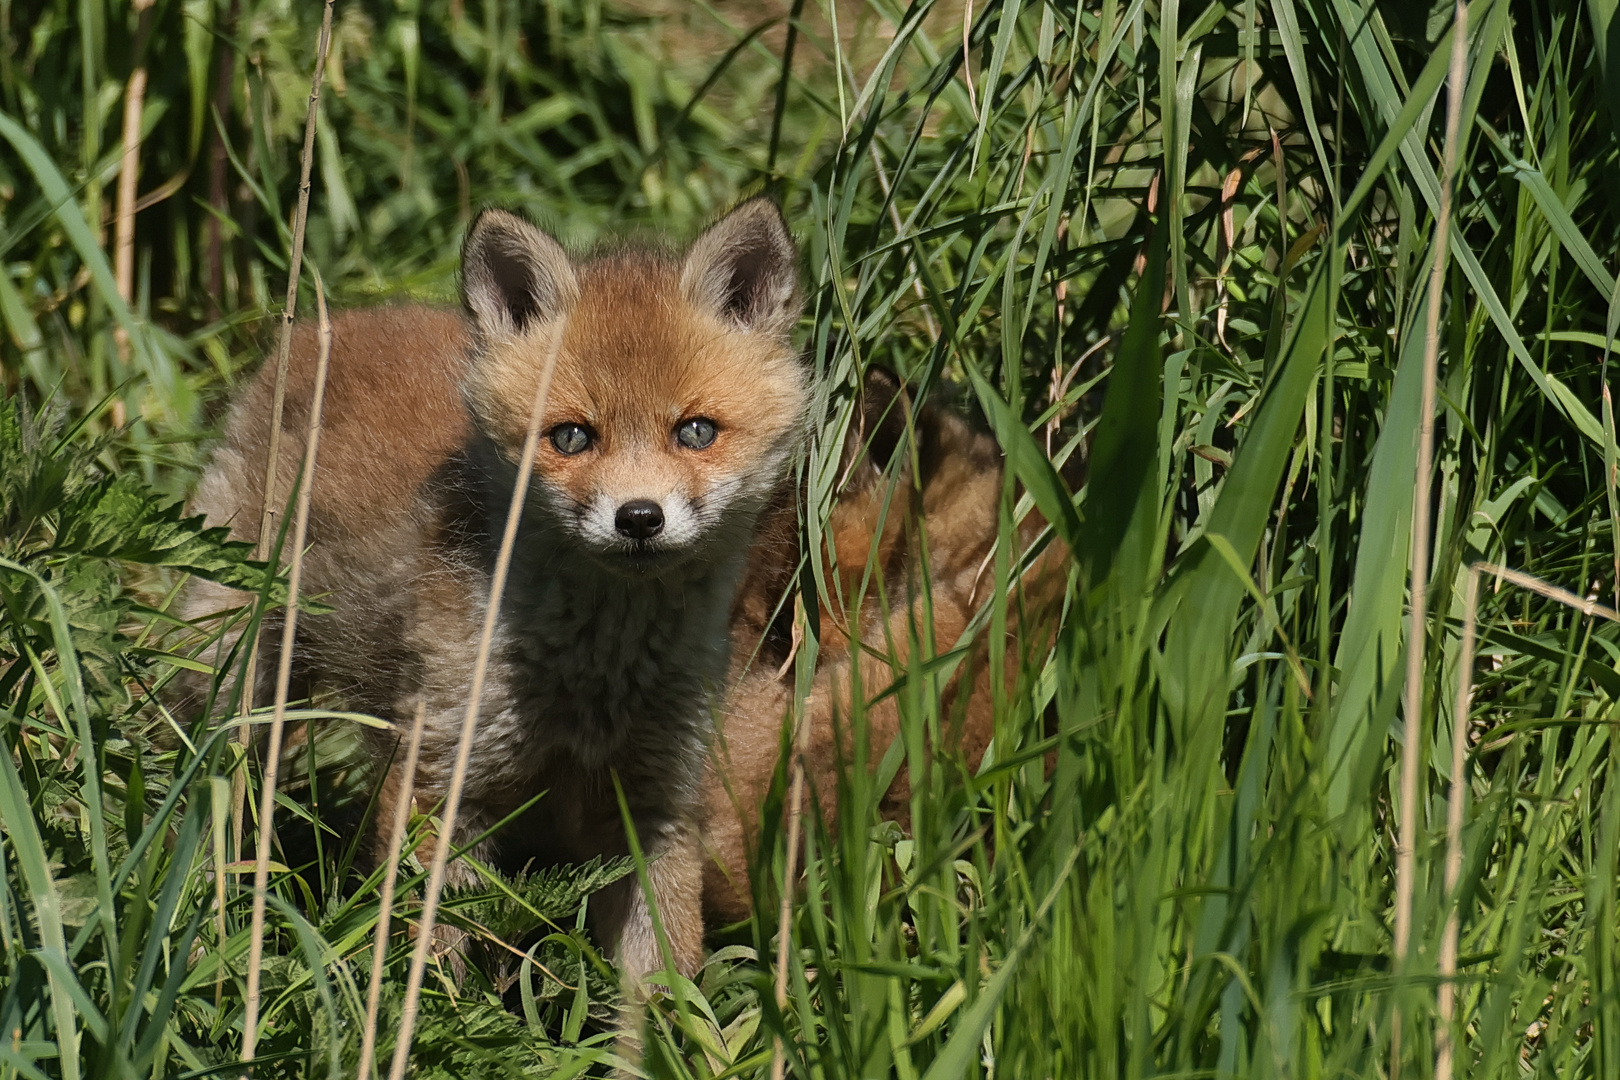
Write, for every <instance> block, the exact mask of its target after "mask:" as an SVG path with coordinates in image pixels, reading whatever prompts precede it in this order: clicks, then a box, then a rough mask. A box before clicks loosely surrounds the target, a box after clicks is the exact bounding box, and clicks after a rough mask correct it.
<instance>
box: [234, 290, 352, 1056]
mask: <svg viewBox="0 0 1620 1080" xmlns="http://www.w3.org/2000/svg"><path fill="white" fill-rule="evenodd" d="M315 309H316V312H317V314H318V318H319V320H320V322H319V334H320V353H319V355H318V358H317V360H316V362H315V396H314V398H313V400H312V401H311V402H310V406H309V433H308V436H307V439H306V441H305V443H304V467H303V470H302V472H301V473H300V476H301V477H302V479H301V481H300V482H299V485H298V505H297V509H296V510H295V511H294V512H293V543H292V557H291V560H290V565H289V567H288V571H287V615H286V618H285V619H284V620H283V621H282V624H281V656H280V659H279V663H278V664H277V665H276V704H275V711H274V712H273V713H271V716H270V745H269V746H268V747H267V748H266V750H265V762H264V777H263V779H262V780H261V781H260V783H259V838H258V840H259V842H258V853H257V855H256V857H255V859H254V862H253V923H252V931H251V932H250V934H249V936H248V969H247V1003H246V1006H245V1009H244V1013H243V1018H242V1060H243V1061H252V1060H253V1053H254V1050H255V1049H256V1048H257V1043H258V1039H259V972H260V969H261V967H262V966H263V962H264V906H265V900H266V897H267V893H268V887H269V882H270V836H271V832H272V830H271V828H270V818H271V815H272V814H274V813H275V807H276V774H277V771H278V770H279V769H280V767H281V737H282V732H283V729H284V727H285V726H286V719H287V687H288V684H289V683H290V682H291V680H292V655H293V641H294V640H295V635H296V634H297V632H298V587H299V585H300V583H301V580H302V578H303V572H304V538H305V536H306V535H307V534H308V532H309V503H310V492H311V490H312V489H313V488H314V487H315V455H316V452H317V451H318V450H319V449H320V443H321V406H322V405H323V404H324V401H325V398H326V368H327V362H328V361H329V360H330V359H331V356H332V322H331V320H330V319H328V318H327V315H326V290H325V289H324V288H322V286H321V275H320V272H319V271H316V273H315Z"/></svg>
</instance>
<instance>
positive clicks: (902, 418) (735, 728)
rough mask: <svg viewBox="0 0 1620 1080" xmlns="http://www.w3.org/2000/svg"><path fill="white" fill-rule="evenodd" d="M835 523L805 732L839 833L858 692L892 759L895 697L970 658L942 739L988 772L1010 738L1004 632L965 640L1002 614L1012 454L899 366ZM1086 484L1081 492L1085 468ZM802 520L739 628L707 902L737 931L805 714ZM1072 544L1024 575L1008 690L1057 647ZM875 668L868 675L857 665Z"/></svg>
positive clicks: (891, 795) (1023, 542) (952, 683)
mask: <svg viewBox="0 0 1620 1080" xmlns="http://www.w3.org/2000/svg"><path fill="white" fill-rule="evenodd" d="M854 419H855V422H854V423H853V424H852V425H851V428H850V431H849V434H848V436H847V437H846V439H845V443H844V447H843V455H842V460H841V462H840V465H839V477H840V478H841V481H842V482H841V484H840V487H839V489H838V490H837V491H836V492H835V495H834V499H833V504H832V507H831V511H830V515H829V518H828V520H827V523H826V527H825V529H824V536H825V545H824V549H823V551H822V552H821V556H820V557H821V560H822V564H823V567H824V572H823V574H822V580H824V581H826V582H827V587H828V595H827V596H825V597H822V598H820V599H819V605H818V606H819V607H820V608H821V618H820V648H819V651H818V653H817V657H816V669H815V673H814V677H813V679H812V681H811V684H810V693H809V696H808V698H807V699H806V700H805V702H804V703H803V707H802V713H801V715H802V719H801V720H800V723H803V724H807V725H808V726H809V731H808V732H807V737H806V738H805V740H804V743H803V745H804V747H805V754H804V764H805V775H806V778H807V779H808V781H809V783H810V786H811V790H812V791H813V792H814V793H815V797H816V803H817V805H819V806H820V807H821V808H822V811H823V813H824V816H825V819H826V820H827V822H828V824H829V825H830V824H831V823H832V820H833V818H834V816H835V814H836V812H837V810H838V802H837V795H838V791H839V779H840V774H841V773H842V771H843V770H844V769H846V768H847V767H848V765H849V764H850V762H851V761H852V760H853V759H854V753H853V749H854V748H853V747H852V745H851V744H850V735H851V730H850V729H851V712H852V704H853V697H854V692H855V689H856V687H857V686H859V688H860V690H861V693H862V696H863V697H864V698H865V699H866V703H867V704H866V708H865V710H864V712H865V721H866V736H867V743H868V747H867V755H866V756H867V760H868V761H869V762H870V763H871V764H872V765H874V766H875V765H876V763H877V762H878V761H880V760H881V759H882V758H883V755H884V754H885V752H886V751H887V750H888V748H889V746H890V745H891V744H892V743H893V742H894V741H895V739H897V738H898V737H899V735H900V724H901V716H900V710H899V705H898V701H897V698H896V695H895V694H893V693H892V692H890V691H891V688H892V686H893V684H894V683H895V682H896V680H897V679H900V678H902V677H904V676H906V675H907V674H908V671H909V670H910V669H911V668H912V667H913V664H912V663H911V662H910V661H908V654H909V653H910V652H911V650H912V649H913V648H919V649H921V650H922V654H923V655H922V657H920V658H919V659H926V658H928V657H931V656H944V655H945V654H947V653H950V652H952V651H953V650H956V649H961V650H962V651H963V653H964V655H963V656H962V659H961V661H960V663H959V664H958V666H957V667H956V669H955V670H954V672H953V673H952V674H951V675H950V676H949V678H947V679H946V680H945V682H944V684H943V685H942V686H940V687H939V692H940V697H941V701H940V705H941V716H942V723H943V730H942V731H941V733H940V739H941V741H942V742H944V743H947V744H949V745H951V746H953V747H954V748H955V752H957V753H960V754H961V756H962V759H963V760H964V762H965V763H966V764H967V765H968V767H970V768H976V767H977V766H978V764H979V762H980V761H981V759H982V758H983V756H984V753H985V751H986V750H987V749H988V747H989V745H990V740H991V736H992V735H993V734H994V731H995V697H994V695H993V694H992V688H993V686H992V684H993V680H992V677H991V676H992V670H991V666H990V661H991V657H992V654H993V650H992V649H991V635H990V634H989V633H988V631H987V630H986V631H983V632H980V633H978V634H977V635H976V636H974V637H973V638H972V639H971V640H969V639H967V638H965V637H964V635H965V634H966V632H967V630H968V629H969V625H970V623H971V622H972V620H973V618H974V616H975V614H976V613H977V612H978V611H979V610H980V609H981V608H982V607H984V606H986V605H987V604H988V603H989V602H990V597H991V594H992V592H993V591H994V588H995V578H996V575H995V574H994V572H993V570H992V567H991V565H990V561H991V556H992V554H993V553H994V550H995V545H996V543H997V540H998V528H997V521H998V516H999V511H1000V505H1001V500H1002V498H1003V497H1004V492H1003V483H1004V480H1003V472H1004V466H1003V461H1002V455H1001V449H1000V447H999V446H998V445H997V444H996V441H995V440H994V439H993V438H992V437H991V436H990V435H988V434H987V433H985V432H982V431H979V430H976V429H975V428H974V427H972V426H971V425H969V423H968V422H967V421H966V420H965V419H964V418H963V417H962V416H960V415H958V414H956V413H954V412H952V411H950V410H948V409H944V408H940V407H939V406H937V405H935V404H933V403H928V404H924V405H922V406H920V407H917V406H914V405H913V403H912V402H911V400H910V399H909V397H908V395H907V393H906V391H905V389H904V387H903V386H902V385H901V384H900V382H899V381H898V380H897V379H896V378H895V377H894V376H893V375H892V374H890V373H889V372H887V371H884V370H882V369H877V368H874V369H871V370H869V371H868V372H867V375H866V378H865V382H864V385H863V386H862V388H861V392H860V394H859V396H858V398H857V401H856V408H855V416H854ZM1068 471H1069V472H1070V474H1071V475H1070V476H1069V477H1068V479H1069V480H1070V482H1071V483H1074V482H1076V481H1077V480H1078V469H1077V468H1076V467H1071V468H1070V469H1069V470H1068ZM1045 524H1046V522H1045V520H1044V519H1043V518H1041V517H1040V515H1039V514H1038V513H1031V514H1030V515H1029V516H1028V517H1027V518H1026V519H1025V521H1024V523H1023V524H1022V526H1021V527H1020V529H1019V530H1017V531H1016V532H1014V533H1013V534H1012V537H1011V538H1012V539H1013V540H1014V541H1015V542H1016V544H1017V546H1018V548H1019V551H1018V552H1015V553H1014V554H1015V555H1022V554H1023V553H1024V551H1025V550H1027V549H1028V548H1029V547H1030V545H1032V544H1033V543H1034V542H1035V541H1036V540H1037V539H1038V538H1039V535H1040V533H1041V530H1042V529H1043V527H1044V526H1045ZM798 551H799V543H798V537H797V521H796V519H795V515H794V514H793V513H792V510H791V506H789V507H787V508H785V509H776V510H773V512H772V513H771V514H770V515H769V516H768V517H767V518H766V519H765V521H764V522H762V524H761V527H760V530H759V533H758V536H757V538H756V540H755V544H754V548H753V550H752V551H751V553H750V557H749V568H748V574H747V577H746V579H745V581H744V584H743V586H742V588H741V590H740V591H739V593H738V602H737V606H736V609H735V613H734V616H733V621H732V636H733V655H734V657H735V659H734V661H733V671H732V676H731V691H730V693H729V695H728V696H727V699H726V709H725V712H724V715H723V717H722V718H721V724H720V728H719V731H718V733H717V737H716V740H715V747H714V751H713V753H712V756H711V765H710V769H711V772H710V779H709V782H708V783H707V784H706V785H705V799H706V800H707V804H708V805H707V810H706V816H705V829H704V843H705V847H706V854H707V855H708V860H707V862H706V863H705V866H704V895H703V900H704V907H705V909H706V911H707V912H708V913H709V915H710V916H711V917H712V918H715V919H718V920H723V921H735V920H739V919H742V918H745V917H747V916H748V914H749V913H750V911H751V909H752V906H753V897H752V895H751V893H750V889H749V877H748V873H747V871H748V869H749V866H750V863H751V862H752V860H753V858H754V856H755V855H756V847H757V845H756V843H755V840H756V834H757V832H758V830H759V824H760V820H759V818H760V810H761V806H762V804H763V803H764V801H765V795H766V791H767V789H768V788H769V786H770V784H771V782H772V780H773V778H774V776H775V775H776V768H777V763H778V761H779V759H780V756H781V752H782V736H783V730H782V728H783V721H784V717H786V716H787V715H788V714H789V712H790V710H791V707H792V701H793V692H794V676H793V673H792V672H791V671H790V670H789V668H790V667H791V664H789V663H788V661H789V659H790V657H791V656H792V652H793V646H792V639H791V636H790V635H789V634H788V633H787V632H786V631H785V630H784V628H783V627H782V626H781V625H780V624H781V622H782V616H781V614H780V613H781V612H782V611H784V610H788V609H791V607H792V605H791V604H786V603H783V602H782V600H781V598H782V597H783V596H785V595H788V594H789V593H790V592H791V591H792V587H793V583H794V581H795V579H796V578H797V577H798V574H797V555H798ZM1067 559H1068V549H1067V548H1066V547H1064V546H1063V545H1062V544H1061V543H1055V542H1054V543H1052V544H1049V545H1048V546H1047V548H1046V549H1045V550H1044V551H1043V552H1041V553H1040V554H1039V555H1038V556H1036V557H1035V558H1034V559H1033V560H1032V561H1031V562H1030V565H1029V568H1028V569H1027V570H1026V571H1025V572H1024V573H1023V574H1021V575H1020V577H1019V580H1018V582H1017V585H1018V588H1017V589H1016V590H1015V593H1014V595H1013V596H1012V597H1011V598H1010V603H1011V608H1010V617H1009V619H1008V622H1007V627H1006V631H1005V636H1004V638H1003V640H1002V647H1003V657H1004V667H1003V674H1004V679H1005V683H1006V685H1007V687H1009V688H1013V687H1016V686H1017V681H1018V678H1019V675H1020V672H1021V671H1022V670H1023V669H1024V668H1025V667H1026V666H1027V665H1026V664H1025V663H1024V659H1025V654H1026V653H1028V652H1030V651H1036V652H1044V651H1045V650H1046V649H1047V648H1048V647H1049V645H1050V641H1051V638H1052V634H1053V632H1054V630H1055V623H1056V616H1057V615H1058V613H1059V609H1060V608H1061V603H1062V600H1063V596H1064V587H1065V585H1066V583H1067V566H1068V564H1067ZM857 668H858V670H857ZM911 797H912V793H911V790H910V785H909V783H908V781H907V770H906V769H905V768H901V769H900V770H899V772H898V774H897V776H896V778H895V780H894V781H893V782H892V783H891V785H890V787H889V789H888V791H887V792H886V793H885V794H884V796H883V798H882V801H881V803H880V805H879V807H878V809H879V811H880V812H881V813H882V814H883V815H884V816H885V817H888V818H891V819H896V820H900V821H902V822H904V821H905V820H906V819H907V818H908V816H909V813H908V811H909V807H910V800H911Z"/></svg>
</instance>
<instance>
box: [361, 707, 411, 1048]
mask: <svg viewBox="0 0 1620 1080" xmlns="http://www.w3.org/2000/svg"><path fill="white" fill-rule="evenodd" d="M426 719H427V705H426V703H425V702H424V701H422V700H420V699H419V700H418V701H417V703H416V719H415V721H413V722H412V724H411V736H410V742H409V743H408V744H407V745H406V748H405V764H404V765H403V766H402V767H401V773H400V775H401V776H402V778H403V779H402V780H401V781H400V783H401V787H400V791H399V796H398V798H397V799H396V801H395V803H394V827H393V831H392V832H390V833H389V834H388V854H387V855H386V856H384V859H385V861H384V863H383V881H382V895H381V896H379V897H378V898H377V905H378V908H379V911H378V913H377V933H376V936H375V937H374V938H373V939H372V942H371V985H370V986H369V987H368V988H367V990H366V1026H365V1030H364V1032H363V1033H362V1034H361V1036H360V1067H359V1068H358V1069H357V1070H355V1077H356V1078H357V1080H368V1078H369V1077H370V1076H371V1061H372V1058H373V1056H374V1055H375V1054H376V1052H377V1008H378V1005H379V1004H380V1002H381V1000H382V982H383V963H384V962H385V961H386V960H387V958H388V929H389V927H388V924H389V919H390V916H391V915H393V912H394V885H395V883H396V881H397V880H398V878H399V856H400V848H402V847H404V845H405V829H406V826H408V825H409V824H410V820H411V798H412V795H413V791H412V789H413V788H414V787H415V785H416V759H417V757H418V756H419V755H420V754H421V751H422V726H423V722H424V721H425V720H426Z"/></svg>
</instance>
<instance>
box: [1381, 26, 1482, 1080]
mask: <svg viewBox="0 0 1620 1080" xmlns="http://www.w3.org/2000/svg"><path fill="white" fill-rule="evenodd" d="M1467 61H1468V9H1467V7H1465V6H1464V4H1463V0H1457V7H1456V23H1455V25H1454V27H1453V29H1452V41H1451V82H1450V86H1449V88H1448V89H1447V91H1446V141H1445V150H1444V157H1443V159H1442V161H1441V166H1440V205H1439V208H1438V211H1437V213H1436V215H1435V226H1434V232H1435V237H1434V265H1433V267H1432V268H1431V269H1430V272H1429V306H1428V311H1427V312H1426V316H1425V320H1424V329H1423V333H1424V337H1423V404H1422V406H1421V408H1422V412H1421V413H1420V414H1419V416H1420V417H1421V419H1420V421H1419V424H1420V426H1419V429H1418V457H1417V475H1416V477H1415V478H1414V479H1415V481H1416V482H1415V483H1414V484H1413V489H1412V563H1411V586H1410V589H1411V594H1412V609H1411V618H1410V622H1409V624H1408V629H1407V633H1406V687H1405V700H1404V703H1403V705H1402V712H1403V715H1404V717H1405V721H1406V734H1405V741H1404V745H1403V747H1402V750H1401V812H1400V824H1399V831H1398V833H1397V836H1396V841H1395V949H1394V952H1395V957H1394V959H1395V972H1396V976H1397V978H1398V977H1399V976H1400V975H1401V974H1402V973H1403V972H1404V969H1405V967H1406V959H1407V953H1408V952H1409V951H1410V949H1411V943H1412V895H1413V890H1414V888H1415V885H1416V877H1417V858H1416V843H1417V829H1418V821H1417V804H1418V786H1419V775H1420V769H1421V766H1422V761H1423V747H1424V726H1423V659H1424V653H1425V651H1426V650H1425V643H1426V642H1427V640H1428V626H1429V595H1428V592H1429V484H1430V475H1429V474H1430V473H1431V472H1432V471H1433V469H1434V411H1435V379H1436V373H1437V371H1438V369H1439V366H1440V305H1441V303H1442V302H1443V301H1444V299H1445V289H1446V259H1447V256H1448V255H1449V254H1450V243H1449V241H1450V237H1451V186H1452V180H1453V178H1454V177H1455V176H1456V175H1457V156H1458V145H1457V144H1458V142H1459V141H1460V134H1461V133H1460V131H1459V129H1460V128H1461V126H1462V99H1463V89H1464V85H1465V79H1466V76H1467ZM1400 1069H1401V1011H1400V1006H1399V1002H1398V1001H1397V1003H1396V1007H1395V1010H1394V1014H1393V1017H1392V1021H1391V1030H1390V1064H1389V1073H1390V1077H1391V1080H1398V1077H1399V1076H1400Z"/></svg>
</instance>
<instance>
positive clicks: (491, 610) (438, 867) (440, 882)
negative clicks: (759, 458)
mask: <svg viewBox="0 0 1620 1080" xmlns="http://www.w3.org/2000/svg"><path fill="white" fill-rule="evenodd" d="M562 338H563V334H562V327H560V326H559V327H557V328H556V331H555V333H554V334H553V336H552V339H551V346H550V348H549V349H548V350H547V352H546V365H545V367H544V368H542V369H541V372H540V382H539V384H538V385H537V386H536V387H535V391H534V403H533V404H532V405H531V406H530V407H529V430H528V432H527V433H526V434H525V435H524V438H523V453H522V454H521V455H519V457H518V464H517V478H516V481H515V482H514V483H513V485H512V503H511V506H510V507H509V508H508V509H507V512H506V530H505V532H503V533H502V534H501V546H500V550H499V551H498V552H497V554H496V556H495V570H494V573H493V574H492V575H491V577H490V582H489V607H488V608H487V609H485V611H484V629H483V633H482V634H481V635H480V636H479V639H478V655H477V658H476V659H475V660H474V661H473V671H472V685H471V686H470V687H469V688H468V691H467V713H466V715H465V716H464V717H462V721H461V736H460V739H459V741H458V742H457V743H456V763H455V768H454V770H453V771H452V772H451V774H450V790H449V791H448V792H447V793H446V794H445V799H444V811H443V815H444V816H443V818H442V820H441V821H440V824H439V835H438V843H437V844H436V845H435V846H434V849H433V866H432V868H431V870H429V872H428V883H427V893H426V895H424V896H423V897H422V914H421V916H420V917H419V919H418V922H417V928H416V935H417V936H416V950H415V951H414V952H413V953H412V954H411V972H410V976H409V978H408V979H407V980H406V983H405V1005H404V1008H403V1009H402V1010H401V1012H400V1017H399V1038H398V1040H397V1041H396V1042H395V1043H394V1060H393V1063H392V1065H391V1066H390V1068H389V1070H388V1076H389V1080H404V1076H405V1066H406V1065H407V1064H408V1063H409V1061H410V1056H411V1038H412V1036H413V1035H414V1034H415V1031H416V1009H417V1002H418V999H420V997H421V995H422V975H423V973H424V971H425V970H426V969H427V954H428V950H429V949H431V948H432V947H433V927H434V924H435V921H436V919H437V918H438V914H439V895H440V893H442V892H443V891H444V874H445V869H446V867H447V866H448V865H449V862H450V849H451V847H452V846H454V836H455V831H456V814H457V812H458V811H459V810H460V809H461V789H462V787H463V786H464V784H465V783H466V780H467V762H468V760H469V759H470V757H471V756H472V741H473V732H474V730H475V729H476V727H477V726H478V705H479V699H480V698H482V697H483V695H484V675H485V674H486V672H487V671H488V669H489V650H490V645H491V643H492V642H493V641H494V638H495V623H496V620H497V618H498V617H499V615H500V610H501V594H502V593H503V592H505V591H506V575H507V571H508V570H510V569H511V566H512V548H513V546H514V545H515V544H516V542H517V530H518V522H519V521H521V520H522V517H523V503H524V500H525V498H526V497H527V496H528V493H529V476H530V475H531V474H532V473H533V471H534V456H535V451H536V450H537V449H538V448H539V446H540V420H541V416H542V414H543V413H544V412H545V407H546V397H547V396H548V395H549V394H550V393H551V376H552V373H553V372H555V371H556V368H557V354H558V352H559V351H561V349H562Z"/></svg>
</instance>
